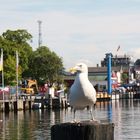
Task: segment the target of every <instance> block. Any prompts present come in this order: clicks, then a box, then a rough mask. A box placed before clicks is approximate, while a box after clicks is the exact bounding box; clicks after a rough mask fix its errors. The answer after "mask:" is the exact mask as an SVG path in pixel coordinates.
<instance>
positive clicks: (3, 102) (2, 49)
mask: <svg viewBox="0 0 140 140" xmlns="http://www.w3.org/2000/svg"><path fill="white" fill-rule="evenodd" d="M1 70H2V96H3V110H4V107H5V106H4V72H3V49H1Z"/></svg>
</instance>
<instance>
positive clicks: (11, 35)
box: [0, 30, 33, 84]
mask: <svg viewBox="0 0 140 140" xmlns="http://www.w3.org/2000/svg"><path fill="white" fill-rule="evenodd" d="M31 39H32V36H31V34H29V33H28V32H27V31H26V30H15V31H11V30H7V31H6V32H4V33H3V34H2V36H0V48H3V54H4V55H3V56H4V63H3V64H4V78H5V84H11V83H13V82H14V81H15V80H16V58H15V57H16V55H15V54H16V51H18V54H19V78H20V77H21V75H22V73H23V72H24V71H25V70H27V69H28V60H29V56H30V55H31V54H32V52H33V51H32V47H31V46H30V45H29V43H28V41H30V40H31Z"/></svg>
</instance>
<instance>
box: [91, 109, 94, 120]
mask: <svg viewBox="0 0 140 140" xmlns="http://www.w3.org/2000/svg"><path fill="white" fill-rule="evenodd" d="M90 115H91V120H92V121H93V120H94V116H93V110H92V107H90Z"/></svg>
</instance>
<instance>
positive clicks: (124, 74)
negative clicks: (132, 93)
mask: <svg viewBox="0 0 140 140" xmlns="http://www.w3.org/2000/svg"><path fill="white" fill-rule="evenodd" d="M121 80H122V83H128V74H127V73H123V74H122V77H121Z"/></svg>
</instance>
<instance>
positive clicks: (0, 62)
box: [0, 49, 3, 71]
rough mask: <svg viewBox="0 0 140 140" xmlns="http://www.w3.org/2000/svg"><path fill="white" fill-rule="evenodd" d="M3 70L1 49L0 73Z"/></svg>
mask: <svg viewBox="0 0 140 140" xmlns="http://www.w3.org/2000/svg"><path fill="white" fill-rule="evenodd" d="M2 70H3V49H1V57H0V71H2Z"/></svg>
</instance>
